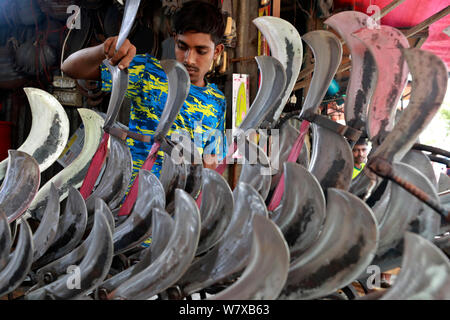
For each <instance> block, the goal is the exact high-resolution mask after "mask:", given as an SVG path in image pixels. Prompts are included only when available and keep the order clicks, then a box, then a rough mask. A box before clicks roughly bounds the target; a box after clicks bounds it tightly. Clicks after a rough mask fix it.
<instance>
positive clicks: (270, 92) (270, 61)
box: [239, 56, 286, 132]
mask: <svg viewBox="0 0 450 320" xmlns="http://www.w3.org/2000/svg"><path fill="white" fill-rule="evenodd" d="M255 59H256V62H257V63H258V68H259V71H260V75H261V82H260V85H259V88H258V92H257V94H256V97H255V99H254V100H253V102H252V104H251V106H250V109H249V111H248V113H247V114H246V115H245V117H244V120H242V122H241V124H240V125H239V129H241V130H243V131H244V132H245V131H247V130H249V129H257V128H259V126H260V124H261V122H262V121H263V120H264V119H265V118H267V116H268V114H269V113H270V112H272V113H273V110H274V108H278V107H279V105H278V104H277V102H279V101H280V97H281V94H282V93H283V92H284V90H285V88H286V72H285V70H284V67H283V65H282V64H281V62H280V61H278V59H276V58H274V57H272V56H257V57H255Z"/></svg>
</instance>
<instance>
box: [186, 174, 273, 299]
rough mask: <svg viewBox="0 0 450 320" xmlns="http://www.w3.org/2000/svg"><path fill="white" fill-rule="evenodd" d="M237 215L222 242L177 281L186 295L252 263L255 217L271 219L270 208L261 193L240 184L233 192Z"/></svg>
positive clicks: (199, 259)
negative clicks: (252, 237)
mask: <svg viewBox="0 0 450 320" xmlns="http://www.w3.org/2000/svg"><path fill="white" fill-rule="evenodd" d="M233 198H234V200H235V203H234V210H233V215H232V218H231V221H230V224H229V225H228V228H227V230H226V231H225V235H224V236H223V237H222V240H221V241H219V243H218V244H217V245H216V246H214V247H213V248H212V249H211V250H210V251H208V252H207V253H206V254H204V255H203V256H201V257H199V258H198V259H196V260H195V261H194V262H193V263H192V264H191V266H190V267H189V269H188V270H187V271H186V273H185V274H184V275H183V277H182V278H181V279H180V280H179V281H178V282H177V285H178V286H179V287H180V289H181V292H182V295H189V294H191V293H194V292H196V291H198V290H201V289H203V288H207V287H209V286H211V285H213V284H215V283H217V282H218V281H221V280H224V279H226V278H227V277H229V276H231V275H233V274H236V273H237V272H239V271H241V270H242V269H243V268H244V267H245V265H246V264H247V261H248V256H249V253H250V246H251V244H250V242H251V233H252V221H253V216H254V215H263V216H266V217H267V209H266V205H265V204H264V201H263V200H262V198H261V196H260V195H259V193H258V192H257V191H256V190H255V189H254V188H253V187H252V186H250V185H248V184H246V183H244V182H239V183H238V185H237V186H236V188H235V189H234V190H233Z"/></svg>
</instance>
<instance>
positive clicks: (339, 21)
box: [324, 11, 377, 130]
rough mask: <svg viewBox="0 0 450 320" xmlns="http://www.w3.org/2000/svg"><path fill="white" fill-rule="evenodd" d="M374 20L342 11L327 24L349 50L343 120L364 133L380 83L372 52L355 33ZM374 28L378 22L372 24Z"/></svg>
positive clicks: (362, 14)
mask: <svg viewBox="0 0 450 320" xmlns="http://www.w3.org/2000/svg"><path fill="white" fill-rule="evenodd" d="M371 19H372V18H371V17H369V16H368V15H366V14H364V13H362V12H358V11H343V12H339V13H337V14H334V15H332V16H331V17H329V18H328V19H327V20H325V21H324V23H325V24H327V25H329V26H330V27H332V28H333V29H334V30H336V31H337V33H338V34H339V35H340V36H341V37H342V38H343V39H344V41H345V44H346V45H347V47H348V49H349V50H350V55H351V72H350V78H349V80H348V85H347V90H346V97H345V106H344V117H345V122H346V124H347V125H348V126H350V127H352V128H355V129H358V130H365V125H366V117H367V108H368V105H369V102H370V99H371V97H372V94H373V90H374V88H375V85H376V81H377V69H376V65H375V60H374V58H373V56H372V53H371V52H370V50H369V49H368V48H367V47H366V46H365V45H364V44H363V43H362V42H361V41H359V40H358V39H356V38H355V37H353V36H352V33H354V32H356V31H358V30H360V29H361V28H365V27H367V25H368V22H369V21H370V20H371ZM372 25H375V22H374V21H373V20H372Z"/></svg>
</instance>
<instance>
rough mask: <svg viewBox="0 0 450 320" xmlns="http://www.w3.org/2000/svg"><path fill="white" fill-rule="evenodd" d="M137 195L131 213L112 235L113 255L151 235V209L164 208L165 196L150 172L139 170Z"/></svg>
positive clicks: (156, 179) (161, 187) (158, 182)
mask: <svg viewBox="0 0 450 320" xmlns="http://www.w3.org/2000/svg"><path fill="white" fill-rule="evenodd" d="M139 175H140V177H141V178H140V179H139V194H138V198H137V200H136V204H135V206H134V209H133V212H132V213H131V214H130V215H129V216H128V218H127V219H126V220H125V221H124V222H123V223H122V224H120V225H119V226H118V227H117V228H116V230H115V231H114V234H113V242H114V254H115V255H117V254H119V253H122V252H124V251H126V250H128V249H130V248H132V247H134V246H136V245H137V244H139V243H141V242H142V241H144V240H145V239H146V238H147V237H149V236H150V233H151V223H152V209H153V208H154V207H159V208H164V207H165V205H166V195H165V193H164V188H163V186H162V184H161V182H160V181H159V180H158V178H157V177H156V176H155V175H154V174H153V173H151V171H148V170H145V169H141V170H139Z"/></svg>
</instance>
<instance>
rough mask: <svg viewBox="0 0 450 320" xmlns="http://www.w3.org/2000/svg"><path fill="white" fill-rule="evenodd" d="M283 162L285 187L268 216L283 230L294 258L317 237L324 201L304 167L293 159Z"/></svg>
mask: <svg viewBox="0 0 450 320" xmlns="http://www.w3.org/2000/svg"><path fill="white" fill-rule="evenodd" d="M283 165H284V172H285V174H284V177H285V178H284V179H285V184H286V189H285V192H284V193H283V198H282V199H281V204H280V206H279V207H278V208H277V209H276V210H275V211H274V212H273V215H272V217H271V219H272V220H273V221H274V222H275V223H276V224H277V225H278V226H279V227H280V229H281V231H282V232H283V235H284V237H285V238H286V242H287V243H288V245H289V251H290V257H291V260H294V259H295V258H297V257H298V256H300V255H301V254H302V253H303V252H304V251H305V250H306V249H308V248H309V247H310V246H311V245H312V244H313V243H314V242H315V241H316V240H317V238H318V237H319V233H320V229H321V228H322V225H323V222H324V221H325V207H326V204H325V196H324V194H323V192H322V188H321V187H320V184H319V182H318V181H317V179H316V178H315V177H314V176H313V175H312V174H311V173H309V172H308V170H307V169H306V168H304V167H303V166H301V165H299V164H296V163H293V162H285V163H284V164H283Z"/></svg>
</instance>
